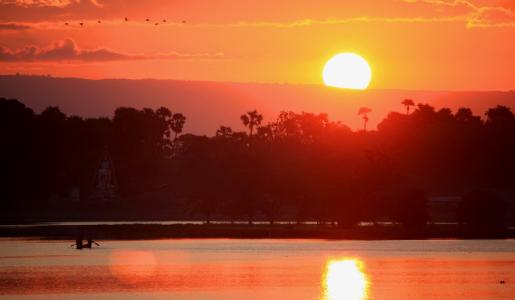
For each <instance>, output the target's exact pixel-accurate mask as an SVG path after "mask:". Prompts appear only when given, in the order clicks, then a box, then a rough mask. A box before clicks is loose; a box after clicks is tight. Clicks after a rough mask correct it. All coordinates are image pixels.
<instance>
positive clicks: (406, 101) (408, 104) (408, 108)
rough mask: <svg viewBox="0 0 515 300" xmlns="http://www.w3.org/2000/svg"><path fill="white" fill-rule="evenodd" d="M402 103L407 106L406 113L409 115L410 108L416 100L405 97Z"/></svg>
mask: <svg viewBox="0 0 515 300" xmlns="http://www.w3.org/2000/svg"><path fill="white" fill-rule="evenodd" d="M401 103H402V105H404V106H406V114H407V115H409V110H410V108H411V106H415V102H413V100H411V99H404V100H402V102H401Z"/></svg>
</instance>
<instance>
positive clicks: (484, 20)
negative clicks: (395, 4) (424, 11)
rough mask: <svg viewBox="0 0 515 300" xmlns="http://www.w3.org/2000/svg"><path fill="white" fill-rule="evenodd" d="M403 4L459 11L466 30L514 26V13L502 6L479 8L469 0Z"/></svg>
mask: <svg viewBox="0 0 515 300" xmlns="http://www.w3.org/2000/svg"><path fill="white" fill-rule="evenodd" d="M404 2H406V3H423V4H427V5H432V6H437V7H440V8H441V7H447V8H452V9H461V10H462V11H463V12H464V13H463V16H466V25H467V27H468V28H473V27H483V28H486V27H511V26H515V13H514V12H513V11H511V10H510V9H508V8H506V7H504V6H479V5H476V4H475V3H474V2H472V1H470V0H404Z"/></svg>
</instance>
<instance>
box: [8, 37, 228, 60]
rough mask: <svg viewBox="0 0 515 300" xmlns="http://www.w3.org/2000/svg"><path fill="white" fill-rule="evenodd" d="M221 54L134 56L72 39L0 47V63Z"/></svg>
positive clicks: (218, 55)
mask: <svg viewBox="0 0 515 300" xmlns="http://www.w3.org/2000/svg"><path fill="white" fill-rule="evenodd" d="M224 57H225V56H224V54H223V53H178V52H169V53H165V54H157V55H151V56H149V55H135V54H127V53H121V52H117V51H114V50H111V49H108V48H97V49H80V48H79V46H78V45H77V44H76V43H75V41H74V40H72V39H69V38H68V39H64V40H61V41H58V42H55V43H54V44H52V45H50V46H48V47H38V46H27V47H24V48H20V49H16V50H11V49H9V48H6V47H2V46H0V62H73V61H79V62H106V61H122V60H145V59H163V60H166V59H220V58H224Z"/></svg>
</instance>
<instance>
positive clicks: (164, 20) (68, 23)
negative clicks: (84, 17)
mask: <svg viewBox="0 0 515 300" xmlns="http://www.w3.org/2000/svg"><path fill="white" fill-rule="evenodd" d="M123 20H124V21H125V22H129V18H127V17H125V18H124V19H123ZM145 22H149V23H150V19H149V18H146V19H145ZM97 23H98V24H100V23H102V21H100V20H98V21H97ZM159 23H166V19H163V20H162V21H161V22H156V23H154V25H155V26H157V25H159ZM181 23H182V24H186V20H182V21H181ZM70 24H71V23H70V22H65V23H64V26H70ZM79 25H80V27H84V25H85V23H84V22H80V23H79Z"/></svg>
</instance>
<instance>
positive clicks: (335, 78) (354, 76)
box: [322, 53, 372, 90]
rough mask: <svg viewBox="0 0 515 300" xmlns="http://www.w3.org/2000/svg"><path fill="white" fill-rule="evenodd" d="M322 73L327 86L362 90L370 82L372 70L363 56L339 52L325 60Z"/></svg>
mask: <svg viewBox="0 0 515 300" xmlns="http://www.w3.org/2000/svg"><path fill="white" fill-rule="evenodd" d="M322 75H323V79H324V84H325V85H327V86H332V87H337V88H345V89H355V90H364V89H366V88H367V87H368V85H369V84H370V79H371V78H372V71H371V70H370V66H369V65H368V63H367V61H366V60H365V59H364V58H363V57H361V56H359V55H357V54H354V53H340V54H337V55H335V56H333V57H332V58H331V59H330V60H329V61H327V63H326V64H325V66H324V71H323V74H322Z"/></svg>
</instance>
